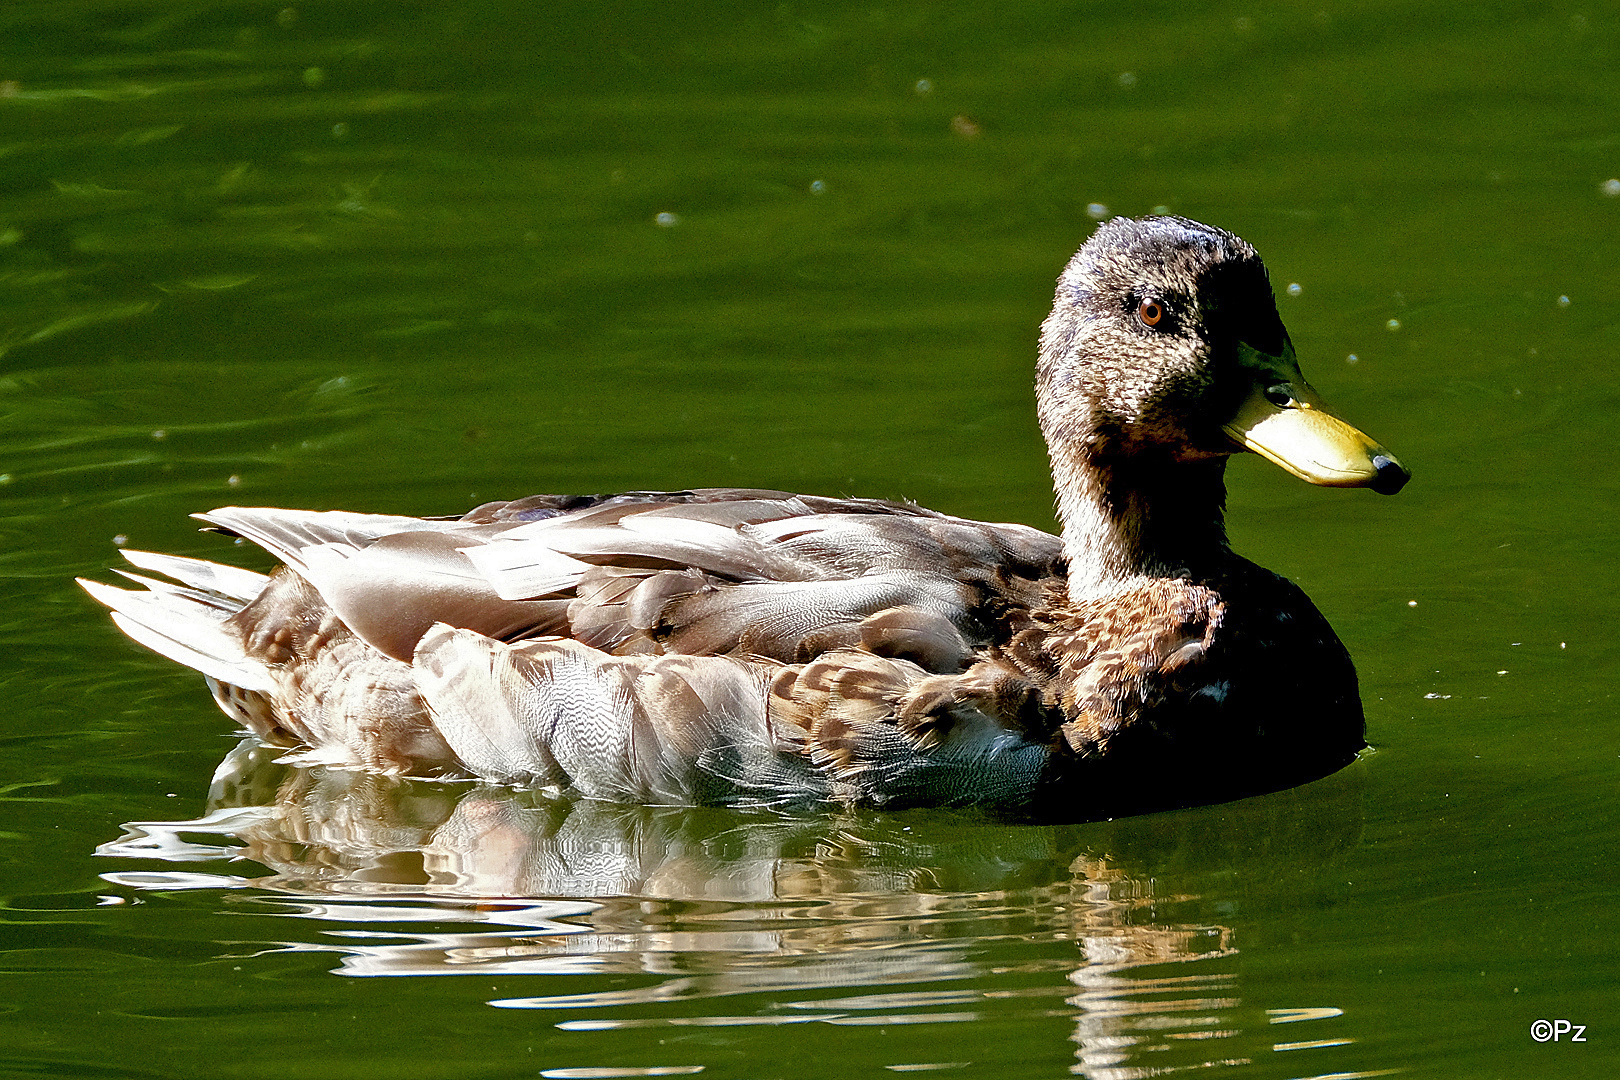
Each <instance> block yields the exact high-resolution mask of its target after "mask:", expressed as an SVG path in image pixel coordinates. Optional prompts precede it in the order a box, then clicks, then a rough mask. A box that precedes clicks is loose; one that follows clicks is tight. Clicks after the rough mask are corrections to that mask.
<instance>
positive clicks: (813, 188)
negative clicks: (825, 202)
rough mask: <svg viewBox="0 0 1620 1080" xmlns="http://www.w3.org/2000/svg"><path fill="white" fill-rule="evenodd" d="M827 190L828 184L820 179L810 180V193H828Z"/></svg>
mask: <svg viewBox="0 0 1620 1080" xmlns="http://www.w3.org/2000/svg"><path fill="white" fill-rule="evenodd" d="M826 191H827V185H826V184H824V183H822V182H821V181H820V180H812V181H810V194H812V195H824V194H826Z"/></svg>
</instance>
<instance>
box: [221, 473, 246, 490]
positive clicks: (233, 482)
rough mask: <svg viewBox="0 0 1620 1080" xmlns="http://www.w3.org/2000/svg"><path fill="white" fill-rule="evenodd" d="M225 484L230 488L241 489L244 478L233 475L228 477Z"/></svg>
mask: <svg viewBox="0 0 1620 1080" xmlns="http://www.w3.org/2000/svg"><path fill="white" fill-rule="evenodd" d="M225 484H226V486H228V487H241V486H242V478H241V477H240V476H237V475H236V474H235V473H231V475H230V476H228V477H226V479H225Z"/></svg>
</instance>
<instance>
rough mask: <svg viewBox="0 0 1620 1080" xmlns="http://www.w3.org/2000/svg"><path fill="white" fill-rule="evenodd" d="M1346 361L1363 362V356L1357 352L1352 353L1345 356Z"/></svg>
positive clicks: (1352, 362)
mask: <svg viewBox="0 0 1620 1080" xmlns="http://www.w3.org/2000/svg"><path fill="white" fill-rule="evenodd" d="M1344 362H1345V363H1347V364H1359V363H1361V357H1359V356H1357V355H1356V354H1355V353H1351V354H1350V355H1349V356H1347V357H1345V358H1344Z"/></svg>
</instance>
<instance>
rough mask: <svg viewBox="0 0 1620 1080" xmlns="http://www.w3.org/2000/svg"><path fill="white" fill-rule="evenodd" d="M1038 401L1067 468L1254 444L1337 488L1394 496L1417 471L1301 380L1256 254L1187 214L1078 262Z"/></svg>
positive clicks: (1051, 325)
mask: <svg viewBox="0 0 1620 1080" xmlns="http://www.w3.org/2000/svg"><path fill="white" fill-rule="evenodd" d="M1037 399H1038V402H1039V405H1040V417H1041V428H1042V431H1043V432H1044V433H1045V434H1046V437H1047V443H1048V445H1049V446H1050V447H1051V449H1052V454H1053V462H1054V466H1056V467H1057V469H1058V470H1059V472H1060V474H1061V473H1063V472H1066V471H1070V470H1072V469H1075V468H1082V469H1083V468H1104V469H1110V468H1115V467H1125V466H1127V465H1137V466H1141V467H1143V468H1146V469H1148V470H1149V471H1153V470H1155V469H1156V468H1160V467H1169V468H1170V469H1171V471H1177V470H1174V468H1173V466H1174V465H1175V464H1176V463H1191V462H1199V461H1215V460H1219V459H1223V458H1225V457H1227V456H1229V455H1231V454H1234V453H1239V452H1241V451H1244V450H1252V451H1254V452H1255V453H1258V454H1260V455H1262V456H1264V457H1266V458H1268V459H1270V460H1271V461H1273V462H1275V463H1276V464H1278V465H1281V466H1282V467H1283V468H1284V469H1287V470H1288V471H1289V472H1291V473H1293V474H1294V475H1295V476H1298V477H1300V478H1301V479H1304V480H1309V481H1310V482H1311V483H1313V484H1323V485H1327V486H1331V487H1368V488H1372V489H1373V490H1374V491H1378V492H1382V493H1384V494H1386V495H1387V494H1393V493H1394V492H1396V491H1399V490H1400V489H1401V487H1402V485H1404V484H1405V483H1406V481H1407V479H1408V478H1409V475H1410V474H1409V473H1408V472H1407V471H1406V469H1405V468H1403V467H1402V466H1401V464H1400V462H1398V461H1397V460H1396V459H1395V458H1394V456H1393V455H1391V454H1390V453H1389V452H1388V451H1387V450H1385V449H1384V448H1383V447H1381V446H1379V445H1378V444H1377V443H1375V442H1373V441H1372V440H1371V439H1369V438H1368V437H1367V436H1365V435H1363V434H1362V433H1361V432H1360V431H1358V430H1356V429H1355V428H1354V427H1352V426H1350V425H1349V424H1347V423H1345V422H1344V421H1343V420H1340V419H1339V418H1338V417H1336V416H1334V415H1333V414H1332V413H1331V412H1329V411H1328V410H1327V409H1326V408H1325V407H1324V406H1323V404H1322V401H1321V398H1320V397H1319V396H1318V395H1317V393H1316V391H1315V390H1313V389H1312V388H1311V386H1310V384H1309V383H1307V382H1306V381H1305V377H1304V376H1303V375H1301V374H1300V370H1299V364H1298V362H1297V361H1296V360H1295V359H1294V346H1293V343H1292V342H1291V341H1289V339H1288V331H1287V330H1285V329H1284V328H1283V324H1282V320H1281V319H1280V318H1279V317H1278V315H1277V304H1276V300H1275V299H1274V298H1273V296H1272V292H1271V282H1270V279H1269V278H1268V276H1267V274H1266V268H1265V264H1263V263H1262V262H1261V261H1260V256H1259V255H1257V254H1256V253H1255V250H1254V248H1252V247H1250V246H1249V245H1248V244H1247V243H1246V242H1245V241H1243V240H1242V239H1240V238H1238V237H1237V236H1234V235H1232V234H1231V233H1229V232H1226V231H1224V230H1222V229H1217V228H1213V227H1211V226H1209V225H1203V224H1200V223H1199V222H1196V221H1190V220H1188V219H1186V218H1178V217H1150V218H1143V219H1141V220H1131V219H1128V218H1115V219H1114V220H1112V221H1109V222H1107V223H1106V224H1104V225H1102V226H1101V227H1099V228H1098V230H1097V232H1096V234H1095V235H1094V236H1092V238H1091V239H1090V240H1088V241H1087V242H1086V244H1085V246H1084V247H1082V248H1081V249H1080V251H1079V253H1078V254H1076V255H1075V257H1074V258H1073V259H1072V260H1071V261H1070V262H1069V265H1068V267H1067V268H1066V269H1065V270H1064V271H1063V275H1062V276H1061V277H1060V278H1059V279H1058V287H1057V298H1056V302H1055V304H1054V306H1053V308H1052V314H1051V316H1050V317H1049V318H1048V319H1047V320H1046V323H1045V325H1044V326H1043V327H1042V330H1041V357H1040V364H1039V368H1038V373H1037ZM1132 471H1135V470H1132ZM1060 481H1061V476H1060Z"/></svg>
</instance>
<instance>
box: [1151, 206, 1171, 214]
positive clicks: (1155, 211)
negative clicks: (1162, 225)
mask: <svg viewBox="0 0 1620 1080" xmlns="http://www.w3.org/2000/svg"><path fill="white" fill-rule="evenodd" d="M1169 212H1170V208H1169V207H1168V206H1155V207H1154V208H1153V209H1151V210H1149V211H1148V213H1150V214H1168V213H1169Z"/></svg>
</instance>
